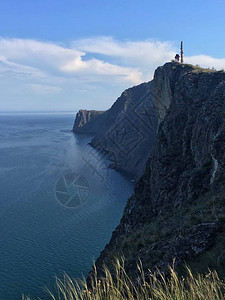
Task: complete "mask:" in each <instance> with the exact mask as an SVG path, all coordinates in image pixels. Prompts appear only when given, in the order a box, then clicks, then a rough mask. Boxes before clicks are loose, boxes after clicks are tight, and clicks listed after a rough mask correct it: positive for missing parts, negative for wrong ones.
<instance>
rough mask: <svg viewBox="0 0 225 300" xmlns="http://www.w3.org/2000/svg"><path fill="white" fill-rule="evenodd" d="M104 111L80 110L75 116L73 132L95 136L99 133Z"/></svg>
mask: <svg viewBox="0 0 225 300" xmlns="http://www.w3.org/2000/svg"><path fill="white" fill-rule="evenodd" d="M103 119H104V111H96V110H86V109H80V110H79V112H78V113H77V115H76V119H75V122H74V126H73V132H76V133H86V134H90V135H95V134H98V133H99V132H101V130H102V127H101V124H102V121H103Z"/></svg>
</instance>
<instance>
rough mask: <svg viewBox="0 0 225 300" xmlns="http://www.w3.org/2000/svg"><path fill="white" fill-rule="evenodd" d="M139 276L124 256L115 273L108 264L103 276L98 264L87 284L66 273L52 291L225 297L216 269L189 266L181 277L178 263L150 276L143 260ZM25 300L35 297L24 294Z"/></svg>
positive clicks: (108, 297)
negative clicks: (134, 277)
mask: <svg viewBox="0 0 225 300" xmlns="http://www.w3.org/2000/svg"><path fill="white" fill-rule="evenodd" d="M137 271H138V274H139V275H138V277H137V280H136V282H135V283H134V282H133V281H132V280H131V278H130V276H129V275H128V274H127V272H126V270H125V267H124V260H123V259H121V260H119V259H116V260H115V263H114V272H113V274H112V273H111V272H110V271H109V270H108V269H107V268H104V276H103V277H101V278H99V277H98V274H97V270H96V268H94V272H93V275H92V278H91V283H90V284H89V285H87V282H86V280H85V279H83V280H82V281H77V280H72V279H71V278H70V277H69V276H68V275H66V274H65V275H64V278H63V280H60V279H58V278H57V279H56V285H57V290H56V292H55V293H54V292H50V291H49V292H48V293H49V295H50V298H51V299H53V300H219V299H225V284H224V282H223V281H222V280H221V279H220V278H219V276H218V275H217V273H216V271H213V272H211V271H208V273H207V274H206V275H201V274H196V275H193V274H192V272H191V270H190V269H189V268H188V267H186V271H187V275H186V276H185V277H183V276H182V277H179V276H178V275H177V273H176V272H175V270H174V267H169V274H168V275H167V276H165V275H164V274H163V273H161V272H159V271H158V272H157V273H151V272H150V271H149V274H148V275H147V276H146V275H145V274H144V272H143V268H142V264H141V262H140V263H139V264H138V266H137ZM23 300H31V298H29V297H25V296H24V297H23Z"/></svg>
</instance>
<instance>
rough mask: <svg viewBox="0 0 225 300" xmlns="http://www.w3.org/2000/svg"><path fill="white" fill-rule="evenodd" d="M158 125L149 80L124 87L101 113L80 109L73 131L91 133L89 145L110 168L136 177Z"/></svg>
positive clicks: (142, 167) (142, 165) (151, 144)
mask: <svg viewBox="0 0 225 300" xmlns="http://www.w3.org/2000/svg"><path fill="white" fill-rule="evenodd" d="M157 126H158V118H157V111H156V108H155V104H154V91H153V84H152V82H148V83H143V84H140V85H138V86H135V87H132V88H130V89H127V90H125V91H124V92H123V93H122V95H121V96H120V97H119V98H118V99H117V101H116V102H115V103H114V104H113V105H112V107H111V108H110V109H109V110H107V111H105V112H96V111H86V110H80V111H79V113H78V114H77V116H76V120H75V123H74V127H73V131H74V132H76V133H85V134H91V135H94V138H93V139H92V140H91V143H90V144H91V146H93V147H95V148H97V149H98V150H99V151H101V152H102V153H104V154H105V156H106V157H107V158H108V159H109V161H110V167H112V168H115V169H117V170H120V171H123V172H126V173H129V174H132V175H133V176H134V177H139V176H140V175H141V174H142V172H143V170H144V166H145V164H146V161H147V158H148V156H149V154H150V152H151V150H152V147H153V144H154V141H155V137H156V132H157Z"/></svg>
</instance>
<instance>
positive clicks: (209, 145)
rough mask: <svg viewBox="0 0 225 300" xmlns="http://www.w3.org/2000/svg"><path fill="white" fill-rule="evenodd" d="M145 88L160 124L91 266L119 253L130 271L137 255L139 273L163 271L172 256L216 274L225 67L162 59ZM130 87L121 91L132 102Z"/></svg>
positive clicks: (224, 154)
mask: <svg viewBox="0 0 225 300" xmlns="http://www.w3.org/2000/svg"><path fill="white" fill-rule="evenodd" d="M147 87H148V88H151V89H152V91H153V92H151V95H154V100H153V101H155V107H156V108H157V110H156V113H157V114H158V119H159V123H160V124H159V127H158V134H157V138H156V141H155V145H154V149H153V151H152V152H151V155H150V157H149V159H148V161H147V164H146V167H145V170H144V173H143V175H142V176H141V177H140V179H139V180H138V182H137V184H136V187H135V190H134V194H133V195H132V196H131V197H130V199H129V200H128V203H127V205H126V208H125V211H124V214H123V217H122V219H121V221H120V224H119V225H118V227H117V228H116V229H115V231H114V232H113V234H112V238H111V240H110V242H109V244H108V245H106V247H105V249H104V250H103V251H102V253H101V255H100V257H99V258H98V260H97V261H96V266H97V269H98V270H99V271H100V272H101V269H102V266H103V265H104V264H105V265H107V266H109V267H110V264H111V261H112V259H113V257H114V255H117V254H123V255H124V256H125V263H126V268H127V270H128V272H131V273H132V272H133V270H135V269H136V263H137V261H138V259H139V258H140V259H141V260H142V262H143V266H144V270H145V272H146V273H148V269H152V270H155V269H156V268H158V269H160V270H162V271H166V269H167V267H168V264H172V262H173V259H174V258H175V263H176V266H177V267H178V268H179V267H180V268H181V266H182V265H183V264H184V263H185V262H186V263H187V264H189V265H190V266H191V267H192V268H193V270H197V271H198V272H204V271H207V268H208V267H209V268H211V269H217V270H218V271H219V272H220V273H222V275H223V276H224V275H225V271H224V266H225V255H224V246H225V174H224V171H225V73H224V72H222V71H219V72H216V71H214V70H208V69H201V68H199V67H193V66H191V65H186V64H183V65H181V64H179V63H167V64H165V65H164V66H163V67H159V68H158V69H157V70H156V72H155V76H154V80H153V82H151V83H148V84H145V89H146V92H147ZM140 88H141V86H139V89H140ZM133 91H134V90H132V89H130V90H127V91H126V92H125V94H123V95H122V96H121V97H122V98H123V99H125V98H126V99H129V101H132V99H133V98H132V97H129V96H128V95H129V94H131V92H132V93H133ZM137 96H139V94H138V93H137ZM119 99H120V98H119ZM119 99H118V100H117V101H120V100H119ZM124 103H127V102H126V101H124ZM129 103H130V102H129ZM124 107H127V106H126V105H124ZM150 110H151V112H152V108H149V111H150ZM122 111H123V112H121V115H120V117H119V119H121V120H122V116H123V115H124V114H125V112H126V110H125V109H124V110H122ZM129 120H130V119H129ZM135 124H136V126H137V123H136V121H135ZM155 124H156V123H155ZM95 140H96V139H94V141H93V142H92V144H94V142H95ZM147 144H148V143H147ZM146 148H147V145H146V146H145V148H143V150H144V151H147V152H148V153H149V150H150V147H149V149H147V150H146ZM138 151H139V150H138V149H137V152H136V153H135V155H136V156H138V157H139V158H140V156H142V155H143V154H142V153H140V152H138ZM134 162H137V158H136V160H135V161H134ZM132 163H133V162H132Z"/></svg>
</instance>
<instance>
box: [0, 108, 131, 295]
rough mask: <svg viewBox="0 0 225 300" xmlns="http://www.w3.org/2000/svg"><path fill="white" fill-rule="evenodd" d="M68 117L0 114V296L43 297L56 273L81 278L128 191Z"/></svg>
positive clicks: (123, 180) (124, 180) (124, 181)
mask: <svg viewBox="0 0 225 300" xmlns="http://www.w3.org/2000/svg"><path fill="white" fill-rule="evenodd" d="M74 118H75V113H65V112H64V113H0V300H17V299H22V295H29V296H30V297H33V298H38V297H40V298H41V299H43V300H45V299H51V297H50V296H49V293H48V292H47V289H49V290H50V291H52V292H53V293H55V294H56V277H58V278H60V279H62V278H63V276H64V275H65V273H66V274H68V275H69V276H70V277H71V278H74V279H79V278H83V277H86V276H87V274H88V272H89V271H90V269H91V266H92V264H93V262H94V260H95V259H96V258H97V257H98V256H99V254H100V252H101V251H102V250H103V249H104V246H105V245H106V244H107V243H108V242H109V240H110V237H111V234H112V231H113V230H114V229H115V227H116V226H117V225H118V224H119V221H120V218H121V216H122V214H123V210H124V207H125V205H126V202H127V199H128V198H129V196H130V195H131V194H132V191H133V182H132V181H131V180H130V178H127V177H126V176H124V175H122V174H120V173H119V172H117V171H115V170H112V169H110V168H108V165H109V163H110V162H109V161H108V160H107V158H105V157H103V156H102V155H101V154H99V153H98V152H97V151H96V150H95V149H93V148H92V147H91V146H89V144H88V143H89V142H90V140H91V137H90V136H85V135H76V134H74V133H73V132H72V131H71V129H72V127H73V123H74Z"/></svg>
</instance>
